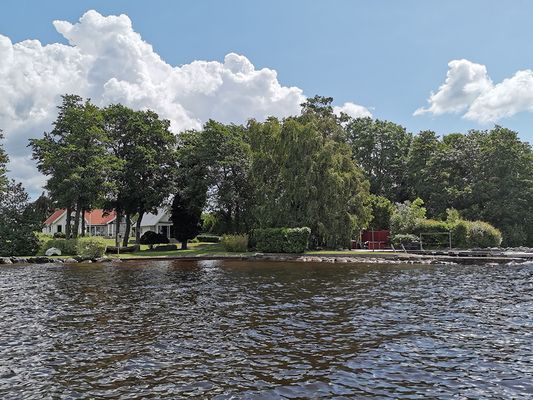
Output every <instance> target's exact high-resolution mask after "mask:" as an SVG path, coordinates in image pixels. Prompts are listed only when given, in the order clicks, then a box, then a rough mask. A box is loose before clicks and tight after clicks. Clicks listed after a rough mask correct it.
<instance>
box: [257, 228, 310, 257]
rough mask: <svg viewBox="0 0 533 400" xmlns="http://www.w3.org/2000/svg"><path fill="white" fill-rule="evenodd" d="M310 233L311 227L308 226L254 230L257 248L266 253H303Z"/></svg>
mask: <svg viewBox="0 0 533 400" xmlns="http://www.w3.org/2000/svg"><path fill="white" fill-rule="evenodd" d="M310 235H311V229H309V228H307V227H304V228H267V229H254V230H253V232H252V236H253V242H254V243H255V247H256V249H257V250H258V251H261V252H265V253H303V252H304V251H305V250H306V249H307V247H308V244H309V236H310Z"/></svg>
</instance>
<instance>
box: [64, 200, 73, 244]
mask: <svg viewBox="0 0 533 400" xmlns="http://www.w3.org/2000/svg"><path fill="white" fill-rule="evenodd" d="M71 219H72V208H70V207H67V222H66V225H65V237H66V238H67V239H70V235H71V229H70V223H71Z"/></svg>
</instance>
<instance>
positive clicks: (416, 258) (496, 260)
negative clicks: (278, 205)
mask: <svg viewBox="0 0 533 400" xmlns="http://www.w3.org/2000/svg"><path fill="white" fill-rule="evenodd" d="M461 253H462V254H461V255H448V254H416V253H379V254H371V253H370V254H369V253H362V254H357V253H354V254H346V253H341V254H338V253H335V252H332V253H323V254H305V253H304V254H274V253H254V254H227V253H224V254H216V253H214V254H196V255H183V256H180V255H171V256H127V257H101V258H96V259H88V258H80V257H69V258H55V257H46V256H34V257H0V265H13V264H19V265H20V264H50V263H58V264H76V263H84V264H85V263H122V262H127V261H172V260H181V261H202V260H237V261H277V262H284V261H285V262H313V263H325V264H336V263H351V264H361V263H368V264H427V265H432V264H433V265H435V264H458V265H472V264H484V265H487V264H491V265H502V264H522V263H527V262H532V261H533V253H523V254H517V255H516V254H513V255H494V256H492V255H479V254H471V255H467V254H465V252H461Z"/></svg>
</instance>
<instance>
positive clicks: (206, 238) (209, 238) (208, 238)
mask: <svg viewBox="0 0 533 400" xmlns="http://www.w3.org/2000/svg"><path fill="white" fill-rule="evenodd" d="M196 239H198V241H200V242H204V243H219V242H220V236H215V235H198V236H196Z"/></svg>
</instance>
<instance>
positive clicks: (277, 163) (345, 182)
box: [248, 105, 370, 248]
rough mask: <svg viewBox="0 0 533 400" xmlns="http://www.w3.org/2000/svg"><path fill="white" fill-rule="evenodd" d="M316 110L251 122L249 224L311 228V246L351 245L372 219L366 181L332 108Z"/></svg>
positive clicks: (249, 127) (249, 126)
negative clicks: (278, 118)
mask: <svg viewBox="0 0 533 400" xmlns="http://www.w3.org/2000/svg"><path fill="white" fill-rule="evenodd" d="M314 108H315V107H311V108H310V109H309V110H308V112H307V113H304V114H303V115H302V116H301V117H298V118H287V119H285V120H283V121H279V120H277V119H275V118H270V119H269V120H267V121H266V122H265V123H263V124H260V123H257V122H254V121H252V122H250V123H249V125H248V135H249V136H248V140H249V141H250V145H251V148H252V165H251V172H250V179H251V182H252V187H253V188H254V202H253V203H254V204H253V209H252V212H251V213H250V214H251V215H252V216H253V217H254V220H252V221H251V223H250V225H251V226H254V227H259V228H266V227H280V226H293V227H294V226H308V227H309V228H310V229H311V232H312V233H311V246H313V247H317V246H322V247H329V248H337V247H348V246H349V243H350V239H351V238H352V237H353V236H354V233H355V232H356V231H357V230H358V229H360V228H363V227H365V226H366V225H367V224H368V221H369V220H370V207H369V206H368V204H369V201H368V197H369V192H368V182H367V181H366V180H365V178H364V176H363V173H362V171H361V170H360V169H359V167H358V166H357V165H356V164H355V162H354V161H353V159H352V152H351V149H350V147H349V146H348V145H347V144H346V143H344V142H342V141H341V139H342V132H343V130H342V126H341V125H340V124H339V123H338V122H337V120H336V117H335V116H334V115H332V114H329V113H328V110H329V108H328V106H327V105H325V106H320V107H319V108H318V111H317V112H315V111H313V110H314Z"/></svg>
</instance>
